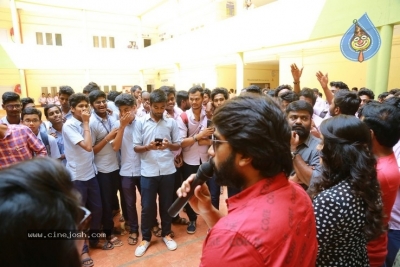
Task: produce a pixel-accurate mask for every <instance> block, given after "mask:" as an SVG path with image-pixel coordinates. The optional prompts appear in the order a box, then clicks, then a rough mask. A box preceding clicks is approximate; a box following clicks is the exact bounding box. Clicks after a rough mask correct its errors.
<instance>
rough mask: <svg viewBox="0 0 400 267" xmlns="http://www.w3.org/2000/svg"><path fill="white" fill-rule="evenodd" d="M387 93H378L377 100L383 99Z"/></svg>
mask: <svg viewBox="0 0 400 267" xmlns="http://www.w3.org/2000/svg"><path fill="white" fill-rule="evenodd" d="M388 95H389V92H383V93H382V94H380V95H378V99H379V100H385V98H386V97H387V96H388Z"/></svg>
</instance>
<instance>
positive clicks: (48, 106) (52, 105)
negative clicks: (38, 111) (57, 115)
mask: <svg viewBox="0 0 400 267" xmlns="http://www.w3.org/2000/svg"><path fill="white" fill-rule="evenodd" d="M54 107H57V108H58V110H59V111H60V112H62V111H61V108H60V106H58V105H55V104H49V105H46V106H45V107H44V109H43V112H44V115H45V116H46V118H48V117H49V109H51V108H54Z"/></svg>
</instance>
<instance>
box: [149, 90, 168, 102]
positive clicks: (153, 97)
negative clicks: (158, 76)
mask: <svg viewBox="0 0 400 267" xmlns="http://www.w3.org/2000/svg"><path fill="white" fill-rule="evenodd" d="M153 103H167V96H166V95H165V93H164V91H163V90H160V89H157V90H154V91H153V92H151V93H150V105H151V104H153Z"/></svg>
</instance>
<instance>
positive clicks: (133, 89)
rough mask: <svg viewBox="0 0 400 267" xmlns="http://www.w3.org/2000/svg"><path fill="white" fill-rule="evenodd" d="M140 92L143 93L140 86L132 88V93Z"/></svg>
mask: <svg viewBox="0 0 400 267" xmlns="http://www.w3.org/2000/svg"><path fill="white" fill-rule="evenodd" d="M138 89H139V90H140V91H142V87H140V86H139V85H134V86H132V87H131V93H134V92H136V90H138Z"/></svg>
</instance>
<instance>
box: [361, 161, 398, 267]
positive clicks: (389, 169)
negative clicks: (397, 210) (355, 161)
mask: <svg viewBox="0 0 400 267" xmlns="http://www.w3.org/2000/svg"><path fill="white" fill-rule="evenodd" d="M376 172H377V175H378V181H379V185H380V186H381V192H382V202H383V211H384V213H385V216H386V217H384V218H383V224H384V226H385V228H386V227H387V226H388V222H389V220H390V213H391V211H392V208H393V205H394V202H395V200H396V196H397V190H398V189H399V186H400V173H399V167H398V166H397V161H396V157H395V156H394V154H393V153H392V154H391V155H389V156H386V157H381V158H378V162H377V165H376ZM367 249H368V258H369V263H370V265H371V267H374V266H377V267H380V266H383V264H384V263H385V258H386V254H387V233H383V234H382V235H381V236H380V237H378V238H377V239H375V240H373V241H371V242H369V243H368V246H367Z"/></svg>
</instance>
